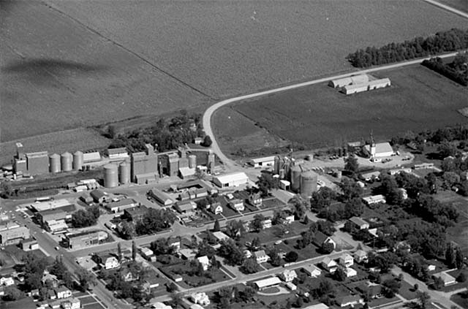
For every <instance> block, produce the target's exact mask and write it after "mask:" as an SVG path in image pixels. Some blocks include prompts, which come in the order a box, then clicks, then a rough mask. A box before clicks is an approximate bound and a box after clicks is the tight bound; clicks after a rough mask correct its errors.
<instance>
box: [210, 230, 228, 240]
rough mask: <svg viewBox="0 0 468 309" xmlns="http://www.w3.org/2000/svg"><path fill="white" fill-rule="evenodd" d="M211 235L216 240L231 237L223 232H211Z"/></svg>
mask: <svg viewBox="0 0 468 309" xmlns="http://www.w3.org/2000/svg"><path fill="white" fill-rule="evenodd" d="M213 236H214V237H215V238H216V239H217V240H218V242H219V241H222V240H228V239H231V237H229V236H227V235H226V234H224V233H223V232H213Z"/></svg>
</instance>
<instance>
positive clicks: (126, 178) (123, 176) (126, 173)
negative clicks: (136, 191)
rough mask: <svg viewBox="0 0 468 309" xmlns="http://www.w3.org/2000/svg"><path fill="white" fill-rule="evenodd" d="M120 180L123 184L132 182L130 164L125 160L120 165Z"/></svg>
mask: <svg viewBox="0 0 468 309" xmlns="http://www.w3.org/2000/svg"><path fill="white" fill-rule="evenodd" d="M119 182H120V183H121V184H122V185H125V184H128V183H130V164H128V163H127V162H125V161H124V162H122V163H120V165H119Z"/></svg>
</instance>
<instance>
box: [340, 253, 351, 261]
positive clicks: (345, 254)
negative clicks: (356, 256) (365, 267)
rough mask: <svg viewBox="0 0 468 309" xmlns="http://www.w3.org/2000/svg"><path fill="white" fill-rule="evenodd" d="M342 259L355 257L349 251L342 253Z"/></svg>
mask: <svg viewBox="0 0 468 309" xmlns="http://www.w3.org/2000/svg"><path fill="white" fill-rule="evenodd" d="M340 259H342V260H349V259H353V257H352V256H351V255H350V254H348V253H343V254H342V255H340Z"/></svg>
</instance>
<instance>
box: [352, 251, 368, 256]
mask: <svg viewBox="0 0 468 309" xmlns="http://www.w3.org/2000/svg"><path fill="white" fill-rule="evenodd" d="M354 256H358V257H366V256H367V252H366V251H364V250H358V251H356V252H354Z"/></svg>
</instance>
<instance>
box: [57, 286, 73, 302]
mask: <svg viewBox="0 0 468 309" xmlns="http://www.w3.org/2000/svg"><path fill="white" fill-rule="evenodd" d="M54 292H55V295H56V296H57V298H58V299H62V298H68V297H71V296H72V291H70V290H69V289H68V288H67V287H64V286H61V287H59V288H55V289H54Z"/></svg>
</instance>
